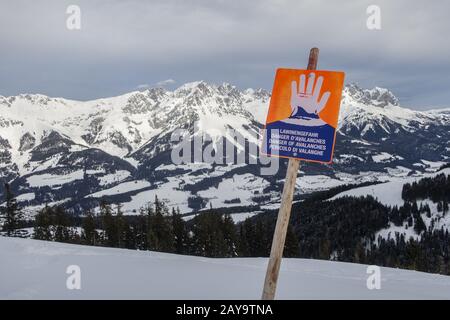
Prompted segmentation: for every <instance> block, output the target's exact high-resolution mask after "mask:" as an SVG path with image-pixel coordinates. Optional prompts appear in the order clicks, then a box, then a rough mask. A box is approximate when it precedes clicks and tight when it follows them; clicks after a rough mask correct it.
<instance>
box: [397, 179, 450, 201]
mask: <svg viewBox="0 0 450 320" xmlns="http://www.w3.org/2000/svg"><path fill="white" fill-rule="evenodd" d="M402 198H403V200H405V201H415V200H417V199H427V198H429V199H431V200H433V201H434V202H439V201H440V202H445V203H447V206H448V202H450V175H449V176H445V174H443V173H441V174H439V175H437V176H435V177H433V178H423V179H421V180H419V181H417V182H413V183H412V184H410V183H407V184H405V185H404V186H403V190H402Z"/></svg>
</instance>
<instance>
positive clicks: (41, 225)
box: [33, 205, 53, 241]
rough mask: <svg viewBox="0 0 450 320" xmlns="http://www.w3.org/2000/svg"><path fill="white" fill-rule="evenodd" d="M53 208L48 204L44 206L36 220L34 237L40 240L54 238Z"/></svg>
mask: <svg viewBox="0 0 450 320" xmlns="http://www.w3.org/2000/svg"><path fill="white" fill-rule="evenodd" d="M52 216H53V209H52V208H51V207H49V206H47V205H45V207H44V208H42V209H41V210H40V211H39V212H38V214H37V215H36V217H35V220H34V232H33V238H34V239H38V240H47V241H51V240H53V235H52Z"/></svg>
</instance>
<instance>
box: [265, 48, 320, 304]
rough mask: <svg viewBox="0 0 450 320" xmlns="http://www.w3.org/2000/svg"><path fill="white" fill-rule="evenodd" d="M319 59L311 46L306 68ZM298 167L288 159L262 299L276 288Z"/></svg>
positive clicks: (310, 68)
mask: <svg viewBox="0 0 450 320" xmlns="http://www.w3.org/2000/svg"><path fill="white" fill-rule="evenodd" d="M318 59H319V49H318V48H312V49H311V51H310V53H309V60H308V70H316V68H317V61H318ZM299 168H300V160H297V159H289V163H288V167H287V171H286V180H285V183H284V187H283V194H282V196H281V204H280V210H279V211H278V218H277V224H276V226H275V233H274V235H273V240H272V249H271V250H270V259H269V264H268V266H267V272H266V278H265V280H264V288H263V293H262V299H263V300H273V299H274V297H275V291H276V289H277V281H278V274H279V272H280V265H281V258H282V257H283V250H284V243H285V241H286V232H287V227H288V224H289V218H290V216H291V209H292V198H293V196H294V191H295V182H296V180H297V172H298V169H299Z"/></svg>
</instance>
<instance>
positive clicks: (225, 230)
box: [221, 214, 237, 257]
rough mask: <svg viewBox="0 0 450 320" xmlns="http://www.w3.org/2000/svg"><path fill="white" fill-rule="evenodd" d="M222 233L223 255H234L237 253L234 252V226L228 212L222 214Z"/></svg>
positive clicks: (235, 240)
mask: <svg viewBox="0 0 450 320" xmlns="http://www.w3.org/2000/svg"><path fill="white" fill-rule="evenodd" d="M221 229H222V234H223V240H224V242H225V243H224V245H225V246H224V250H225V252H224V253H225V255H224V256H225V257H235V256H236V255H237V252H236V249H237V248H236V242H237V235H236V226H235V224H234V221H233V218H231V215H230V214H225V215H223V216H222V228H221Z"/></svg>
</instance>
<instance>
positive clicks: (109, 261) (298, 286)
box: [0, 237, 450, 299]
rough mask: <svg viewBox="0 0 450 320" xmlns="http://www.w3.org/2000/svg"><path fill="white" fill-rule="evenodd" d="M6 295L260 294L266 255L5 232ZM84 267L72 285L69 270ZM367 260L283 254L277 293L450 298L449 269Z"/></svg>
mask: <svg viewBox="0 0 450 320" xmlns="http://www.w3.org/2000/svg"><path fill="white" fill-rule="evenodd" d="M0 259H1V261H2V263H1V264H0V284H1V285H0V298H1V299H259V298H260V295H261V290H262V284H263V280H264V274H265V269H266V264H267V259H265V258H228V259H211V258H201V257H192V256H180V255H174V254H165V253H155V252H149V251H147V252H139V251H131V250H125V249H109V248H96V247H86V246H78V245H68V244H61V243H52V242H45V241H38V240H27V239H17V238H5V237H0ZM71 265H77V266H79V267H80V270H81V290H68V289H67V287H66V281H67V278H68V277H69V274H66V270H67V268H68V267H69V266H71ZM368 276H369V275H368V274H367V266H365V265H359V264H351V263H341V262H331V261H320V260H308V259H283V262H282V266H281V272H280V278H279V284H278V288H277V298H278V299H449V297H450V296H449V292H450V277H448V276H441V275H434V274H427V273H422V272H416V271H406V270H400V269H390V268H381V288H380V289H379V290H376V289H375V290H369V289H367V286H366V282H367V277H368Z"/></svg>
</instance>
